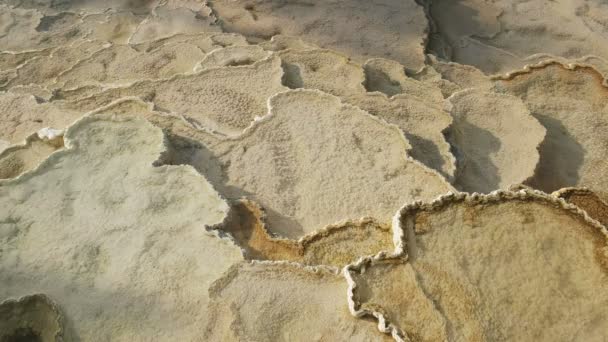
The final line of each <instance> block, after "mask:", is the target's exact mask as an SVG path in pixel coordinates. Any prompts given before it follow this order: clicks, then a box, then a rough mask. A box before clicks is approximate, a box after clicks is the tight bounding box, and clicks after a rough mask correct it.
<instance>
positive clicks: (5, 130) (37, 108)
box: [0, 91, 83, 145]
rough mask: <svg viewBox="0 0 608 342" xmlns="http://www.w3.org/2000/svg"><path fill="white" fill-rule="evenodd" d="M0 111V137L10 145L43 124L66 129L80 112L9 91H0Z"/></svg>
mask: <svg viewBox="0 0 608 342" xmlns="http://www.w3.org/2000/svg"><path fill="white" fill-rule="evenodd" d="M0 113H2V115H1V116H0V139H3V140H6V141H7V142H9V143H10V144H13V145H14V144H20V143H22V142H23V141H25V139H26V138H27V137H28V136H30V135H31V134H32V133H35V132H37V131H39V130H40V129H42V128H45V127H52V128H56V129H63V128H66V127H67V126H69V125H70V124H71V123H72V122H74V121H75V120H77V119H78V118H79V117H81V116H82V114H83V113H82V112H79V111H74V110H68V109H66V108H62V107H59V106H56V105H55V104H53V103H48V102H41V103H39V102H38V101H37V99H36V98H35V97H34V96H32V95H24V94H15V93H13V92H12V91H11V92H0Z"/></svg>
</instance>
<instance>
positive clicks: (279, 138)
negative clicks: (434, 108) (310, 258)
mask: <svg viewBox="0 0 608 342" xmlns="http://www.w3.org/2000/svg"><path fill="white" fill-rule="evenodd" d="M311 120H314V121H316V122H317V124H316V125H314V126H312V127H311V126H310V125H308V123H309V122H310V121H311ZM222 145H230V146H229V148H228V151H229V152H222V153H221V154H220V153H218V157H217V159H219V162H220V164H221V165H225V166H224V167H222V169H223V172H224V175H225V176H224V177H223V178H221V179H223V180H221V182H222V183H221V184H215V186H216V187H217V188H218V189H219V191H220V192H222V193H223V194H225V196H226V197H228V198H234V199H236V198H240V197H243V196H245V197H247V198H250V199H253V200H254V201H256V202H258V203H259V204H261V205H262V206H263V207H264V208H265V209H266V211H267V214H268V216H267V217H268V226H269V230H270V231H272V232H273V233H274V234H277V235H281V236H283V237H288V238H293V239H296V238H299V237H301V236H303V235H306V234H307V233H310V232H313V231H315V230H317V229H320V228H322V227H324V226H326V225H328V224H332V223H335V222H339V221H342V220H348V219H356V218H358V217H360V216H361V214H360V213H361V212H365V213H366V216H371V217H374V218H375V219H377V220H378V221H380V222H383V221H384V222H386V221H388V220H390V217H391V216H392V214H393V213H394V211H395V210H396V209H397V208H396V207H395V203H403V202H408V201H411V200H414V199H427V200H428V199H432V198H435V197H437V196H438V195H440V194H443V193H446V192H448V191H452V190H453V188H452V186H451V185H449V184H448V183H447V182H446V181H445V179H444V178H443V177H442V176H441V175H439V174H438V173H437V172H436V171H434V170H432V169H428V168H426V167H425V166H423V165H422V164H420V163H419V162H417V161H415V160H414V159H412V158H410V157H408V156H407V154H406V153H405V152H406V151H407V150H408V149H409V146H408V142H407V140H406V139H405V137H404V135H403V133H402V132H401V130H399V129H398V128H397V127H396V126H394V125H390V124H387V123H386V122H384V121H383V120H380V119H378V118H376V117H374V116H371V115H369V114H368V113H367V112H364V111H362V110H361V109H359V108H357V107H353V106H351V105H348V104H346V103H343V102H341V101H340V99H339V98H337V97H335V96H332V95H329V94H325V93H322V92H320V91H316V90H290V91H286V92H283V93H279V94H277V95H275V96H273V97H271V98H270V99H269V114H268V115H266V116H264V117H263V118H262V119H261V120H258V121H256V122H255V124H254V125H252V126H251V127H250V128H248V129H246V130H245V132H244V133H243V134H242V135H241V136H239V137H235V138H231V139H229V140H226V141H225V142H224V143H223V144H222ZM332 146H333V147H332ZM209 148H210V149H211V150H212V151H213V150H220V148H218V147H209ZM253 170H255V172H253ZM212 181H213V180H212ZM422 184H424V186H422ZM335 203H340V205H339V206H335V205H334V204H335Z"/></svg>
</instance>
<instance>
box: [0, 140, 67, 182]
mask: <svg viewBox="0 0 608 342" xmlns="http://www.w3.org/2000/svg"><path fill="white" fill-rule="evenodd" d="M62 147H63V137H61V136H59V137H55V138H53V139H46V138H41V137H40V136H39V135H38V134H36V133H35V134H32V135H31V136H29V137H27V139H26V140H25V143H24V144H22V145H15V146H11V147H8V148H6V149H4V150H1V151H0V179H7V178H15V177H17V176H19V175H20V174H22V173H24V172H26V171H30V170H33V169H35V168H36V167H37V166H38V165H39V164H40V163H41V162H42V161H43V160H45V159H46V158H47V157H48V156H49V155H50V154H51V153H53V152H55V151H57V150H58V149H60V148H62Z"/></svg>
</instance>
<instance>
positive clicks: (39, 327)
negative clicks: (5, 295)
mask: <svg viewBox="0 0 608 342" xmlns="http://www.w3.org/2000/svg"><path fill="white" fill-rule="evenodd" d="M63 324H64V322H63V315H62V314H61V312H59V309H58V308H57V306H56V305H55V303H53V301H52V300H51V299H49V298H48V297H47V296H45V295H43V294H35V295H28V296H24V297H21V298H19V299H8V300H5V301H3V302H0V341H24V340H26V341H52V342H61V341H63V338H64V337H65V335H64V328H63Z"/></svg>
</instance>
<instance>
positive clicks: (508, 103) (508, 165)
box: [447, 89, 545, 193]
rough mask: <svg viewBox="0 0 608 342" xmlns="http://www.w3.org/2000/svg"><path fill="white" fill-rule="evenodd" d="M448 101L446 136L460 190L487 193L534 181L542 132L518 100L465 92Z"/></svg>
mask: <svg viewBox="0 0 608 342" xmlns="http://www.w3.org/2000/svg"><path fill="white" fill-rule="evenodd" d="M447 101H448V102H449V104H448V108H449V110H450V113H451V114H452V116H453V118H454V122H453V123H452V125H451V126H450V128H449V131H448V133H447V135H448V140H449V142H450V143H451V144H452V146H454V147H455V150H456V151H455V154H456V156H457V160H458V164H457V170H456V177H455V186H456V187H457V188H458V189H459V190H462V191H468V192H480V193H487V192H490V191H492V190H495V189H506V188H508V187H509V186H510V185H512V184H516V183H523V182H524V181H526V180H527V179H528V178H531V177H532V176H533V175H534V170H535V168H536V165H537V164H538V159H539V155H538V147H539V145H540V144H541V142H542V141H543V139H544V138H545V128H544V127H543V126H541V124H540V123H539V122H538V121H537V120H536V119H535V118H534V117H532V116H531V115H530V111H529V110H528V108H527V107H526V106H525V105H524V103H523V102H522V101H521V100H520V99H519V98H517V97H515V96H511V95H505V94H495V93H489V92H483V91H478V90H475V89H468V90H463V91H460V92H457V93H455V94H453V95H452V96H450V97H449V98H448V100H447Z"/></svg>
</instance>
